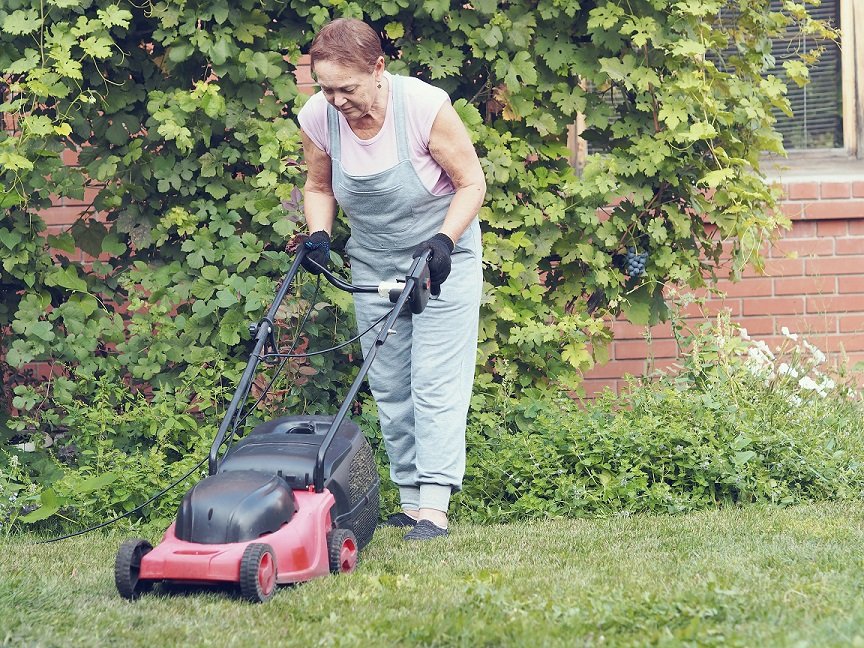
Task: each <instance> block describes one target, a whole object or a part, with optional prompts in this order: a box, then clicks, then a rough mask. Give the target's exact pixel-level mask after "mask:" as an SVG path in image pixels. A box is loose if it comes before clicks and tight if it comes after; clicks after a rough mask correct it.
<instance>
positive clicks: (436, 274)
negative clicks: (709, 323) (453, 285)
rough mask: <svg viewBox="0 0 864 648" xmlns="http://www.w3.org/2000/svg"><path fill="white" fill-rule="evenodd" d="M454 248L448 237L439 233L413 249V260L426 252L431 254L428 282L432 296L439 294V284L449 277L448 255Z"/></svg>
mask: <svg viewBox="0 0 864 648" xmlns="http://www.w3.org/2000/svg"><path fill="white" fill-rule="evenodd" d="M455 247H456V246H455V245H454V243H453V241H451V240H450V237H449V236H447V235H446V234H442V233H441V232H439V233H438V234H436V235H435V236H433V237H432V238H430V239H429V240H428V241H423V242H422V243H421V244H420V245H418V246H417V247H416V248H414V253H413V254H412V255H411V256H412V257H414V258H415V259H416V258H417V257H419V256H422V255H423V254H426V253H427V252H430V251H431V252H432V258H431V259H430V260H429V282H430V283H431V284H432V294H433V295H436V296H437V295H440V294H441V284H442V283H444V280H445V279H447V277H448V276H450V255H451V254H453V250H454V248H455Z"/></svg>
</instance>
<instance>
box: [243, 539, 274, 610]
mask: <svg viewBox="0 0 864 648" xmlns="http://www.w3.org/2000/svg"><path fill="white" fill-rule="evenodd" d="M275 592H276V556H275V554H274V553H273V547H271V546H270V545H268V544H263V543H257V542H256V543H254V544H250V545H249V546H248V547H246V550H245V551H244V552H243V557H242V558H241V559H240V595H241V596H242V597H243V598H245V599H247V600H249V601H252V602H253V603H264V602H266V601H269V600H270V599H271V598H272V597H273V594H274V593H275Z"/></svg>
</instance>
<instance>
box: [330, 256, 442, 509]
mask: <svg viewBox="0 0 864 648" xmlns="http://www.w3.org/2000/svg"><path fill="white" fill-rule="evenodd" d="M431 256H432V255H431V254H429V255H427V256H426V258H423V257H417V258H416V259H415V260H414V263H413V264H412V265H411V269H410V270H408V275H407V276H406V277H405V287H404V288H403V289H402V292H400V293H399V296H398V297H397V299H396V305H395V306H394V307H393V310H391V311H390V315H389V316H388V317H387V319H386V320H385V321H384V325H383V326H382V327H381V329H380V330H379V331H378V335H377V336H376V337H375V342H374V344H372V346H371V347H370V348H369V351H368V352H367V353H366V357H365V358H364V360H363V365H362V366H361V367H360V371H359V372H358V373H357V377H356V378H355V379H354V382H353V383H351V387H350V388H349V389H348V394H347V395H346V396H345V400H343V401H342V407H340V408H339V411H338V412H337V413H336V416H334V417H333V422H332V423H331V424H330V429H329V430H327V434H326V435H325V436H324V440H323V441H322V442H321V446H320V447H319V448H318V456H317V458H316V459H315V475H314V478H313V479H314V482H315V492H316V493H320V492H322V491H323V490H324V457H325V456H326V454H327V450H328V448H329V447H330V443H331V442H332V441H333V438H334V437H335V436H336V432H337V431H338V430H339V427H340V426H341V425H342V421H344V420H345V417H346V416H347V415H348V410H349V409H350V408H351V405H352V403H353V402H354V398H355V397H356V396H357V392H359V391H360V385H361V384H362V383H363V379H364V378H365V377H366V374H367V373H369V368H370V367H371V366H372V362H373V361H374V360H375V356H376V355H377V354H378V349H379V348H381V345H382V344H384V342H386V341H387V338H388V337H389V335H390V334H391V333H393V332H394V331H393V325H394V324H395V323H396V318H398V317H399V314H400V313H401V312H402V309H403V308H405V304H406V303H408V300H409V299H410V298H412V297H413V300H412V301H413V302H414V303H415V304H416V303H417V302H418V301H422V307H421V308H420V311H415V310H414V308H412V311H413V312H415V313H416V312H421V311H422V310H423V308H424V307H425V306H426V302H427V301H428V299H429V265H428V264H429V259H430V258H431Z"/></svg>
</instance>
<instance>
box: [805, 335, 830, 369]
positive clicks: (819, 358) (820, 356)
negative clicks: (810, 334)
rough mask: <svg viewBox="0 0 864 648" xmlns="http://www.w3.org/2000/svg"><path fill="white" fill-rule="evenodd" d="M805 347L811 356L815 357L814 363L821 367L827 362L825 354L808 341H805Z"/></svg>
mask: <svg viewBox="0 0 864 648" xmlns="http://www.w3.org/2000/svg"><path fill="white" fill-rule="evenodd" d="M804 346H805V347H806V349H807V350H808V351H809V352H810V355H812V356H813V361H814V362H815V363H816V364H817V365H819V364H822V363H823V362H825V354H824V353H822V351H821V350H820V349H819V348H818V347H815V346H813V345H812V344H810V343H809V342H808V341H807V340H804Z"/></svg>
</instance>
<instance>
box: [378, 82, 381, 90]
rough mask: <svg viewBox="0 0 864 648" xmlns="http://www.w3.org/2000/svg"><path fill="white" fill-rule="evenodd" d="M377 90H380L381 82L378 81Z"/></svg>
mask: <svg viewBox="0 0 864 648" xmlns="http://www.w3.org/2000/svg"><path fill="white" fill-rule="evenodd" d="M378 88H379V89H380V88H381V82H380V81H379V82H378Z"/></svg>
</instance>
